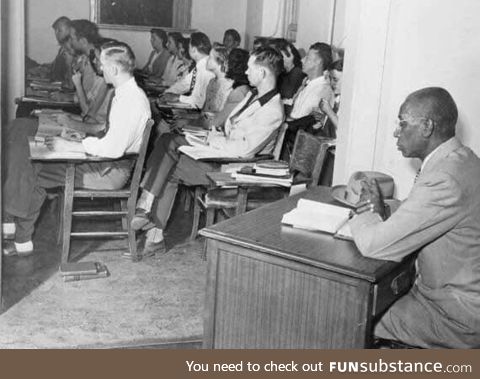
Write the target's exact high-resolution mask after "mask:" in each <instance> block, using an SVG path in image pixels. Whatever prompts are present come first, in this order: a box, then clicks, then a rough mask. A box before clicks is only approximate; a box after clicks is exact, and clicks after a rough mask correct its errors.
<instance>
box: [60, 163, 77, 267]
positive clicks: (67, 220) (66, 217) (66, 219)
mask: <svg viewBox="0 0 480 379" xmlns="http://www.w3.org/2000/svg"><path fill="white" fill-rule="evenodd" d="M74 182H75V164H74V163H69V164H68V165H67V170H66V172H65V195H64V200H63V243H62V263H67V262H68V256H69V254H70V232H71V231H72V210H73V187H74Z"/></svg>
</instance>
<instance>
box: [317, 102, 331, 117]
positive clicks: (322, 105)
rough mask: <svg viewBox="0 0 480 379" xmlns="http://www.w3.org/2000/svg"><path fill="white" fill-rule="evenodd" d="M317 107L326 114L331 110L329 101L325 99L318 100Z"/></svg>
mask: <svg viewBox="0 0 480 379" xmlns="http://www.w3.org/2000/svg"><path fill="white" fill-rule="evenodd" d="M319 108H320V110H321V111H322V112H323V113H325V114H327V115H329V114H331V113H332V112H333V109H332V107H331V106H330V103H329V102H328V101H327V100H325V99H321V100H320V104H319Z"/></svg>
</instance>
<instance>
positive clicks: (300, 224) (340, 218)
mask: <svg viewBox="0 0 480 379" xmlns="http://www.w3.org/2000/svg"><path fill="white" fill-rule="evenodd" d="M349 215H350V209H349V208H343V207H339V206H336V205H331V204H325V203H321V202H318V201H312V200H307V199H300V200H299V201H298V204H297V208H295V209H293V210H292V211H290V212H288V213H286V214H284V215H283V218H282V223H284V224H289V225H292V226H293V227H295V228H302V229H308V230H318V231H322V232H327V233H332V234H333V233H336V232H337V230H338V229H339V227H341V226H342V224H346V221H347V220H348V218H349Z"/></svg>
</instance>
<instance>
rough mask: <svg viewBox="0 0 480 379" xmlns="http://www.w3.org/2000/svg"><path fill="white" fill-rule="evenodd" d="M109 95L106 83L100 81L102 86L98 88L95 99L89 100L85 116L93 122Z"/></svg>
mask: <svg viewBox="0 0 480 379" xmlns="http://www.w3.org/2000/svg"><path fill="white" fill-rule="evenodd" d="M108 94H109V89H108V85H107V83H106V82H105V81H104V80H102V84H101V86H100V87H99V89H98V91H97V93H96V94H95V97H94V98H93V99H91V100H90V102H89V104H88V110H87V112H86V114H87V116H89V117H91V118H92V119H94V120H97V112H98V110H99V109H100V108H101V106H102V105H103V103H104V102H105V98H106V97H107V95H108Z"/></svg>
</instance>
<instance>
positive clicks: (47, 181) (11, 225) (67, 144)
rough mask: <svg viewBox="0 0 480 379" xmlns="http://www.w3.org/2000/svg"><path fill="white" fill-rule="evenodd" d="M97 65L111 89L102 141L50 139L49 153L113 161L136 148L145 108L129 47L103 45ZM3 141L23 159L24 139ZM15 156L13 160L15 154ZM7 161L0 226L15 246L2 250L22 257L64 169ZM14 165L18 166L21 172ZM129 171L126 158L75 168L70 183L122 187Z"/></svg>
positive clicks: (30, 245) (61, 181)
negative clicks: (79, 155)
mask: <svg viewBox="0 0 480 379" xmlns="http://www.w3.org/2000/svg"><path fill="white" fill-rule="evenodd" d="M100 62H101V65H102V69H103V75H104V77H105V80H106V81H107V83H111V84H112V85H113V86H114V88H115V96H114V98H113V100H112V104H111V108H110V112H109V115H108V120H107V123H106V133H105V135H104V136H103V137H101V138H97V137H87V138H85V139H84V140H83V141H82V142H74V141H69V140H66V139H63V138H61V137H50V138H49V139H47V140H46V144H47V146H48V147H49V148H50V149H51V150H55V151H57V152H64V151H65V152H84V153H87V154H91V155H98V156H102V157H108V158H118V157H121V156H122V155H124V154H125V153H129V152H137V151H138V150H139V149H140V145H141V143H142V137H143V130H144V128H145V124H146V122H147V120H148V119H149V118H150V104H149V102H148V99H147V97H146V95H145V93H144V92H143V91H142V90H141V89H140V88H139V87H138V86H137V84H136V82H135V80H134V78H133V69H134V67H135V57H134V54H133V52H132V50H131V49H130V47H129V46H128V45H126V44H124V43H121V42H112V43H108V44H106V45H104V46H102V52H101V56H100ZM8 143H15V148H16V149H17V150H18V149H21V150H23V152H24V154H22V157H23V158H24V159H26V160H28V157H29V146H28V142H27V139H26V138H23V140H22V139H17V140H15V141H12V142H10V141H8ZM9 150H12V149H7V151H9ZM15 156H17V157H18V151H17V152H16V154H15ZM6 158H7V159H6V161H7V168H6V170H7V174H6V180H5V184H4V192H3V195H4V211H5V214H4V222H5V223H4V224H3V225H2V226H3V230H4V232H6V233H9V234H11V235H14V236H15V243H13V244H9V245H7V246H5V247H4V250H3V252H4V254H7V255H11V254H18V255H23V256H25V255H29V254H31V253H33V243H32V234H33V232H34V225H35V221H36V219H37V218H38V215H39V214H40V208H41V206H42V204H43V201H44V200H45V197H46V191H45V189H46V188H52V187H58V186H62V185H64V184H65V169H66V165H65V164H62V163H47V164H38V163H33V164H31V163H30V164H29V163H28V162H27V163H25V162H24V161H23V158H22V161H23V162H18V161H17V162H15V161H12V159H9V156H8V154H7V157H6ZM18 165H20V167H22V169H21V170H19V169H18ZM131 168H132V161H130V160H119V161H116V162H91V163H84V164H78V165H77V166H76V170H75V184H76V186H78V187H83V188H92V189H118V188H122V187H123V186H124V185H125V183H126V182H127V181H128V180H129V178H130V173H131ZM19 171H21V172H19Z"/></svg>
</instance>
